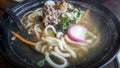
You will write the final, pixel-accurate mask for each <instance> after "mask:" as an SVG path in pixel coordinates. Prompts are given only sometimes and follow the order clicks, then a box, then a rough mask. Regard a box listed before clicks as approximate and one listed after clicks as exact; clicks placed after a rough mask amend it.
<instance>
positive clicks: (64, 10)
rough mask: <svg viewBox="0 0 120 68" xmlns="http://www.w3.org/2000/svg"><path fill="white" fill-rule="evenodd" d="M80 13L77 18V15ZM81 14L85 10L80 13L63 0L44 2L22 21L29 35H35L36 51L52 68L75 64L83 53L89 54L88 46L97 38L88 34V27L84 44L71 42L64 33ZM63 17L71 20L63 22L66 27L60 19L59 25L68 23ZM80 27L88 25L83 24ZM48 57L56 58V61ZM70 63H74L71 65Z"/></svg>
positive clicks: (93, 34) (62, 67) (89, 32)
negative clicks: (42, 5)
mask: <svg viewBox="0 0 120 68" xmlns="http://www.w3.org/2000/svg"><path fill="white" fill-rule="evenodd" d="M68 9H69V10H68ZM74 12H75V13H74ZM79 13H80V16H78V14H79ZM84 13H85V11H84V10H79V9H77V8H75V7H73V6H72V5H71V4H69V3H66V2H65V1H62V2H57V3H55V2H53V1H47V2H46V3H45V5H44V7H41V8H37V9H36V10H33V11H29V12H27V13H25V14H24V15H23V17H22V18H21V22H22V24H23V25H24V27H25V28H26V29H27V31H28V33H29V34H31V35H35V38H36V39H37V42H36V45H35V49H36V50H37V51H38V52H40V53H41V54H43V55H44V56H45V59H46V61H47V62H48V63H49V64H50V65H51V66H53V67H55V68H65V67H67V66H70V65H73V64H74V63H76V61H77V59H81V57H82V56H84V53H89V48H91V47H93V46H92V45H91V44H92V43H94V41H97V40H98V39H99V37H98V36H97V34H96V33H95V32H94V31H93V32H92V31H90V30H89V28H88V29H87V31H86V32H85V39H84V40H83V42H78V41H74V40H72V39H71V38H70V37H69V35H68V34H67V32H66V31H67V29H68V28H69V26H70V24H73V23H70V24H69V22H71V21H73V20H74V18H76V19H79V20H80V19H81V18H82V15H84ZM66 15H67V17H68V18H69V19H70V21H69V20H68V21H69V22H68V21H65V22H66V23H67V22H68V24H67V25H65V24H64V23H61V24H59V23H60V22H61V19H62V22H63V20H64V19H63V18H65V20H67V17H65V16H66ZM77 23H78V22H75V23H74V24H77ZM56 25H58V26H59V25H63V26H62V27H67V28H66V29H65V28H62V27H61V28H59V29H58V28H56V27H58V26H56ZM82 25H87V24H84V22H82ZM51 57H55V58H57V59H56V60H57V62H55V61H54V59H53V58H51ZM71 60H72V61H73V62H70V61H71ZM78 61H79V60H78Z"/></svg>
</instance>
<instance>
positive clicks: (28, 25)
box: [25, 23, 33, 29]
mask: <svg viewBox="0 0 120 68" xmlns="http://www.w3.org/2000/svg"><path fill="white" fill-rule="evenodd" d="M32 25H33V23H28V24H27V25H26V26H25V28H26V29H27V28H29V27H30V26H32Z"/></svg>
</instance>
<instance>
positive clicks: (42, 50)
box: [40, 45, 47, 54]
mask: <svg viewBox="0 0 120 68" xmlns="http://www.w3.org/2000/svg"><path fill="white" fill-rule="evenodd" d="M46 49H47V45H43V47H42V48H41V49H40V50H41V53H43V54H44V53H45V50H46Z"/></svg>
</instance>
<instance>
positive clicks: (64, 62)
mask: <svg viewBox="0 0 120 68" xmlns="http://www.w3.org/2000/svg"><path fill="white" fill-rule="evenodd" d="M49 54H51V55H53V56H55V57H57V58H58V59H59V60H61V61H63V64H57V63H55V62H53V61H52V59H51V58H50V55H49ZM45 58H46V60H47V62H48V63H49V64H50V65H51V66H53V67H54V68H65V67H67V66H68V61H67V59H66V58H64V57H63V56H60V55H59V54H58V53H56V52H54V51H51V52H50V53H48V52H45Z"/></svg>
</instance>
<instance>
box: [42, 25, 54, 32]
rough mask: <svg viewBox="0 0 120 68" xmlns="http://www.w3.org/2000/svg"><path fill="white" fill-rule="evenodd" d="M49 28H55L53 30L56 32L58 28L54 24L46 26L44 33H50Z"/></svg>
mask: <svg viewBox="0 0 120 68" xmlns="http://www.w3.org/2000/svg"><path fill="white" fill-rule="evenodd" d="M48 28H51V29H52V30H53V32H54V33H55V34H56V30H55V28H54V27H53V26H52V25H48V26H46V28H45V30H44V33H46V34H48Z"/></svg>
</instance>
